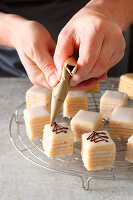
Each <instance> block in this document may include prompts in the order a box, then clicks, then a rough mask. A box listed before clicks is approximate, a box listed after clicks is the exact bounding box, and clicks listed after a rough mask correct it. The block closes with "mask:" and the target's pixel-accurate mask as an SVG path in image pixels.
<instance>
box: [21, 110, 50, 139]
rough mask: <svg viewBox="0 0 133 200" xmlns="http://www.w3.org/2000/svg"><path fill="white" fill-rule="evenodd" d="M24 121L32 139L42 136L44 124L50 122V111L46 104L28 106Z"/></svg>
mask: <svg viewBox="0 0 133 200" xmlns="http://www.w3.org/2000/svg"><path fill="white" fill-rule="evenodd" d="M24 121H25V125H26V131H27V134H28V136H29V138H30V139H35V138H39V137H42V136H43V128H44V125H45V124H48V123H49V122H50V112H49V111H48V110H47V109H46V108H45V107H44V106H39V107H33V108H27V109H25V110H24Z"/></svg>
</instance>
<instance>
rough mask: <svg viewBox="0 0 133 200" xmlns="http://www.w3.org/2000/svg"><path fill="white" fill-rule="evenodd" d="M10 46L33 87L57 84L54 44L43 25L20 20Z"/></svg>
mask: <svg viewBox="0 0 133 200" xmlns="http://www.w3.org/2000/svg"><path fill="white" fill-rule="evenodd" d="M12 44H13V47H14V48H15V49H16V50H17V52H18V55H19V57H20V60H21V62H22V64H23V66H24V68H25V70H26V72H27V74H28V76H29V78H30V80H31V82H32V83H33V84H34V85H36V86H37V87H45V86H46V87H53V86H55V85H56V84H57V83H58V79H57V77H56V67H55V64H54V61H53V54H54V50H55V43H54V41H53V39H52V38H51V36H50V34H49V33H48V31H47V30H46V29H45V28H44V26H43V25H41V24H40V23H38V22H36V21H27V20H22V21H21V22H19V23H18V25H17V27H16V30H15V31H14V34H13V38H12Z"/></svg>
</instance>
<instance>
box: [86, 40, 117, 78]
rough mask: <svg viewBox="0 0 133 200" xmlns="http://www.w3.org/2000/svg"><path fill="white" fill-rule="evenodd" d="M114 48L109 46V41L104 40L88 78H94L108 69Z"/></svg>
mask: <svg viewBox="0 0 133 200" xmlns="http://www.w3.org/2000/svg"><path fill="white" fill-rule="evenodd" d="M114 48H115V47H114V46H112V44H111V40H109V39H105V40H104V42H103V46H102V49H101V52H100V55H99V57H98V59H97V61H96V63H95V65H94V66H93V68H92V70H91V71H90V74H89V78H92V77H94V78H96V77H99V76H101V75H102V74H104V73H105V72H106V71H108V69H109V68H110V58H111V56H112V54H113V51H114Z"/></svg>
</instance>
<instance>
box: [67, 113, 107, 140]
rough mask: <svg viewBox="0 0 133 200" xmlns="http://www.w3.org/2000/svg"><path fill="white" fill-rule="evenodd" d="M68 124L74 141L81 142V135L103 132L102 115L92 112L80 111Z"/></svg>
mask: <svg viewBox="0 0 133 200" xmlns="http://www.w3.org/2000/svg"><path fill="white" fill-rule="evenodd" d="M70 124H71V129H72V131H73V133H74V139H75V141H81V137H82V134H83V133H88V132H90V131H93V130H99V131H100V130H103V119H102V114H101V113H97V112H92V111H86V110H80V111H79V112H78V113H77V114H76V115H75V116H74V117H73V118H72V120H71V122H70Z"/></svg>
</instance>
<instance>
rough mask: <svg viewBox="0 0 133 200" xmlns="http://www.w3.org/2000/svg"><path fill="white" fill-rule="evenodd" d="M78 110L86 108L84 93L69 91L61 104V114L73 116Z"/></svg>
mask: <svg viewBox="0 0 133 200" xmlns="http://www.w3.org/2000/svg"><path fill="white" fill-rule="evenodd" d="M79 110H88V103H87V95H86V93H85V92H83V91H69V92H68V95H67V96H66V99H65V101H64V104H63V116H64V117H73V116H74V115H75V114H76V113H77V112H78V111H79Z"/></svg>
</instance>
